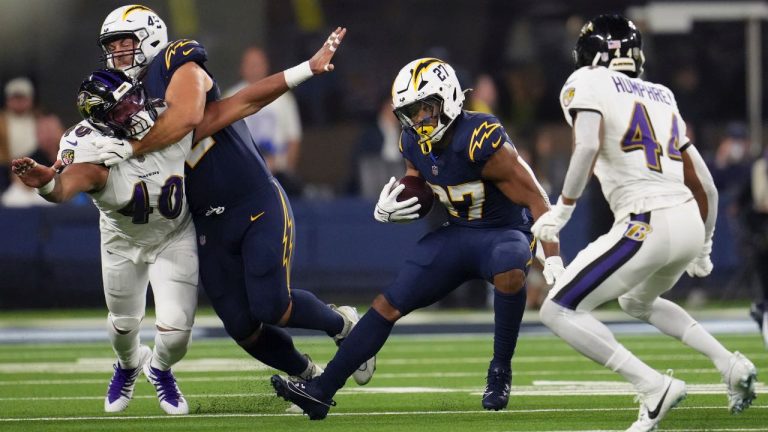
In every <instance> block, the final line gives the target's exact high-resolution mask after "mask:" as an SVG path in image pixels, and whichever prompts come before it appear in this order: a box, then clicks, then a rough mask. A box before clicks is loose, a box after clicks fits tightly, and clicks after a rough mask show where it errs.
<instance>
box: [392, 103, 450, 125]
mask: <svg viewBox="0 0 768 432" xmlns="http://www.w3.org/2000/svg"><path fill="white" fill-rule="evenodd" d="M442 108H443V101H442V99H440V98H439V97H437V96H429V97H427V98H424V99H421V100H418V101H416V102H412V103H410V104H408V105H404V106H402V107H400V108H397V109H395V116H397V119H398V120H400V124H402V125H403V127H413V128H415V129H418V128H420V127H421V126H437V122H438V121H439V120H440V112H441V111H442Z"/></svg>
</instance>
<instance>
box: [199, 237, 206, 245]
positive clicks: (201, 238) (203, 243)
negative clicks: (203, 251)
mask: <svg viewBox="0 0 768 432" xmlns="http://www.w3.org/2000/svg"><path fill="white" fill-rule="evenodd" d="M198 241H199V242H200V246H205V234H202V235H201V236H200V237H199V238H198Z"/></svg>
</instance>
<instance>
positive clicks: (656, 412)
mask: <svg viewBox="0 0 768 432" xmlns="http://www.w3.org/2000/svg"><path fill="white" fill-rule="evenodd" d="M670 387H672V381H670V382H669V385H668V386H667V389H666V390H664V394H663V395H661V399H659V403H658V404H657V405H656V409H655V410H653V411H648V418H649V419H651V420H656V417H658V416H659V412H661V406H662V405H663V404H664V399H666V398H667V393H669V388H670Z"/></svg>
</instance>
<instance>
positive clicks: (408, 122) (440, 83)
mask: <svg viewBox="0 0 768 432" xmlns="http://www.w3.org/2000/svg"><path fill="white" fill-rule="evenodd" d="M392 106H393V107H394V109H395V115H396V116H397V118H398V120H400V123H401V124H402V125H403V127H410V128H413V130H414V131H416V133H417V134H418V136H419V145H420V146H421V151H422V152H423V153H424V154H428V153H429V152H431V151H432V143H433V142H437V141H440V138H442V137H443V134H445V131H446V130H447V129H448V126H450V125H451V123H453V121H454V120H455V119H456V117H458V116H459V114H461V109H462V107H463V106H464V92H462V90H461V85H460V84H459V80H458V78H457V77H456V72H455V71H454V70H453V68H452V67H451V65H449V64H448V63H446V62H444V61H442V60H440V59H436V58H420V59H417V60H414V61H412V62H410V63H408V64H407V65H405V66H404V67H403V68H402V69H400V72H399V73H398V74H397V77H396V78H395V82H394V83H392ZM423 108H431V109H432V110H433V116H435V117H437V124H434V121H430V122H429V123H430V124H424V123H425V121H421V122H419V123H417V124H414V120H413V118H414V117H416V116H417V115H418V113H419V111H420V110H422V109H423ZM424 120H432V118H427V119H424Z"/></svg>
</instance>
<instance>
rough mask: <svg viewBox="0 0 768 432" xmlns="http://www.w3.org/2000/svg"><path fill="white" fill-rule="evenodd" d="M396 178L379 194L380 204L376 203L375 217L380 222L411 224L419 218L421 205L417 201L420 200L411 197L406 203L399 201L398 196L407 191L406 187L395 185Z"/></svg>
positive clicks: (391, 179)
mask: <svg viewBox="0 0 768 432" xmlns="http://www.w3.org/2000/svg"><path fill="white" fill-rule="evenodd" d="M395 181H396V180H395V178H394V177H392V178H390V179H389V182H388V183H387V184H385V185H384V188H383V189H382V190H381V194H379V202H377V203H376V209H375V210H374V211H373V217H374V218H375V219H376V220H377V221H379V222H385V223H386V222H398V223H403V222H410V221H412V220H414V219H417V218H418V217H419V214H418V211H419V209H420V208H421V204H418V203H417V202H416V201H418V200H419V199H418V198H416V197H411V198H409V199H407V200H405V201H398V200H397V196H398V195H400V192H402V191H403V189H405V185H402V184H401V185H398V186H397V187H393V186H394V185H395Z"/></svg>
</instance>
